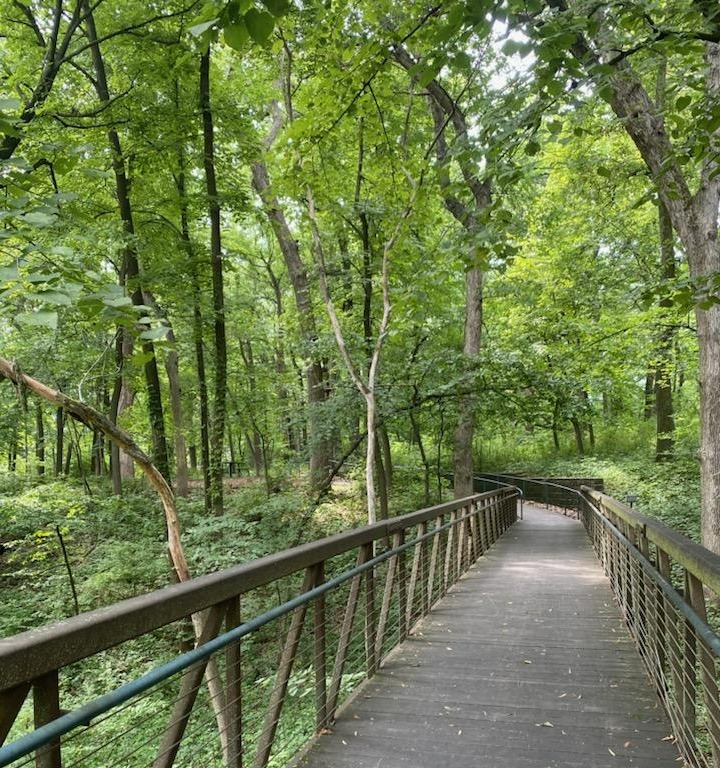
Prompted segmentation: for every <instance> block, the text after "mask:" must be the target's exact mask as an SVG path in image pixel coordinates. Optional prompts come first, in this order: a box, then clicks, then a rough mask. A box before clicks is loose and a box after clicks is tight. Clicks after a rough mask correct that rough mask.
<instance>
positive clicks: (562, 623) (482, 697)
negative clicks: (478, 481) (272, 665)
mask: <svg viewBox="0 0 720 768" xmlns="http://www.w3.org/2000/svg"><path fill="white" fill-rule="evenodd" d="M670 734H671V727H670V724H669V722H668V720H667V718H666V717H665V715H664V713H663V711H662V709H661V707H660V704H659V702H658V700H657V697H656V695H655V692H654V690H653V688H652V687H651V685H650V682H649V680H648V678H647V676H646V675H645V672H644V669H643V667H642V664H641V661H640V658H639V656H638V654H637V652H636V651H635V647H634V646H633V644H632V641H631V639H630V637H629V635H628V633H627V630H626V629H625V627H624V625H623V623H622V621H621V618H620V615H619V612H618V610H617V608H616V606H615V604H614V602H613V598H612V596H611V593H610V589H609V586H608V583H607V580H606V578H605V576H604V574H603V573H602V571H601V569H600V565H599V564H598V562H597V559H596V558H595V555H594V553H593V551H592V549H591V547H590V543H589V541H588V540H587V537H586V535H585V531H584V529H583V528H582V526H581V524H580V523H578V522H577V521H574V520H570V519H568V518H565V517H562V516H561V515H558V514H555V513H552V512H546V511H544V510H542V509H539V508H536V507H532V506H530V505H526V506H525V519H524V520H523V521H520V522H518V523H517V524H516V525H515V526H513V527H512V528H511V529H510V530H509V531H508V532H507V533H506V534H505V535H504V536H503V537H502V538H501V539H500V541H499V542H498V543H497V544H496V546H495V547H494V548H493V549H492V551H491V552H490V553H488V554H487V555H486V556H484V557H483V558H481V560H480V561H479V562H478V563H477V565H476V566H474V567H473V568H472V569H471V570H470V571H469V573H468V574H467V575H466V576H465V577H464V578H463V579H462V580H461V581H460V582H459V583H458V584H457V585H456V586H455V587H454V588H453V589H452V590H451V592H450V593H449V595H448V596H447V597H446V598H445V599H444V600H442V601H441V602H440V603H439V604H438V605H437V606H436V607H435V609H434V610H433V611H432V612H431V613H430V615H429V616H428V617H426V618H425V619H424V620H423V622H421V624H419V625H418V627H416V629H415V632H414V634H413V636H412V637H411V638H410V639H409V640H408V641H407V642H405V643H404V644H403V645H401V646H400V647H399V648H398V649H396V651H395V652H394V653H393V654H391V656H390V658H389V659H388V660H387V661H386V663H385V665H384V666H383V668H382V669H381V670H380V672H379V673H378V674H377V675H376V676H375V677H374V678H373V679H372V680H370V681H369V682H368V683H367V684H366V685H365V686H364V687H363V688H362V689H361V690H360V691H359V693H358V694H357V695H356V697H355V698H354V699H353V701H352V702H351V703H350V704H349V705H348V706H347V707H346V708H345V709H344V711H343V712H342V713H341V715H340V717H339V719H338V721H337V723H336V724H335V726H334V728H333V732H332V734H330V735H325V736H321V737H319V738H318V739H317V741H316V742H315V743H314V745H313V746H312V747H311V748H310V750H309V751H308V752H307V753H306V754H305V755H304V757H303V758H302V759H301V760H300V761H299V765H300V766H305V767H306V768H344V767H345V766H347V767H348V768H349V767H350V766H353V767H354V768H485V767H487V768H494V767H495V766H497V768H506V767H507V768H511V767H512V768H550V767H551V766H552V767H553V768H554V767H555V766H558V767H559V766H562V767H563V768H565V767H567V768H570V767H571V766H572V767H573V768H576V767H578V766H588V768H590V766H592V768H604V767H605V766H607V767H608V768H609V767H610V766H613V767H618V766H640V767H642V768H645V767H646V768H651V767H652V768H665V767H666V766H667V768H670V767H671V766H672V767H673V768H676V767H677V766H678V765H681V763H680V762H679V759H678V752H677V750H676V748H675V746H674V745H673V743H672V741H671V740H670V739H669V736H670Z"/></svg>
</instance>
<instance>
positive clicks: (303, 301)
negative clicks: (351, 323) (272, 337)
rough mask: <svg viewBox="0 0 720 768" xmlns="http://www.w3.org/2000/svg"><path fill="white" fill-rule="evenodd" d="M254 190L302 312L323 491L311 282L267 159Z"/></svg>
mask: <svg viewBox="0 0 720 768" xmlns="http://www.w3.org/2000/svg"><path fill="white" fill-rule="evenodd" d="M252 183H253V188H254V189H255V191H256V192H257V193H258V195H259V196H260V198H261V199H262V201H263V209H264V211H265V215H266V216H267V217H268V220H269V221H270V225H271V226H272V229H273V232H274V233H275V238H276V240H277V242H278V246H279V247H280V251H281V252H282V255H283V259H284V261H285V267H286V269H287V271H288V275H289V276H290V282H291V284H292V287H293V295H294V297H295V307H296V309H297V313H298V323H299V325H300V335H301V337H302V341H303V345H304V347H305V353H306V359H307V360H308V363H307V367H306V369H305V371H304V373H305V384H306V391H307V401H308V411H309V418H308V426H309V429H308V442H309V444H310V484H311V487H312V488H313V489H317V488H319V487H320V486H321V485H322V484H323V482H324V480H325V478H326V477H327V475H328V472H329V471H330V465H331V461H330V441H329V440H328V439H327V438H326V437H324V430H323V410H324V408H323V406H324V405H325V402H326V401H327V393H328V388H327V375H326V371H325V365H324V361H323V359H322V357H321V356H320V355H319V354H318V352H317V339H318V335H317V326H316V322H315V312H314V310H313V306H312V299H311V294H310V281H309V279H308V275H307V270H306V269H305V264H303V261H302V259H301V258H300V248H299V245H298V241H297V240H296V239H295V238H294V237H293V235H292V232H291V231H290V227H289V226H288V223H287V220H286V218H285V214H284V212H283V209H282V208H281V206H280V203H279V202H278V200H277V198H276V197H275V195H273V193H272V190H271V188H270V177H269V176H268V171H267V166H266V165H265V162H264V161H263V160H258V161H256V162H255V163H254V164H253V167H252Z"/></svg>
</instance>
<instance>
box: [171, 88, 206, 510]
mask: <svg viewBox="0 0 720 768" xmlns="http://www.w3.org/2000/svg"><path fill="white" fill-rule="evenodd" d="M175 86H176V89H175V97H176V107H178V106H179V104H178V101H177V100H178V99H179V92H178V84H177V82H176V83H175ZM175 185H176V188H177V193H178V202H179V205H180V239H181V242H182V246H183V249H184V251H185V254H186V257H187V261H188V272H189V273H190V281H191V285H192V304H193V323H192V328H193V345H194V347H195V368H196V370H197V379H198V396H199V399H200V464H201V469H202V477H203V491H204V495H205V509H206V510H210V508H211V506H212V504H211V497H210V406H209V402H208V388H207V376H206V373H205V346H204V344H203V335H204V334H203V317H202V309H201V303H200V302H201V291H200V275H199V272H198V264H197V261H196V259H195V253H194V251H193V247H192V242H191V240H190V223H189V215H188V199H187V191H186V189H185V153H184V151H183V148H182V144H180V146H179V147H178V173H177V175H176V177H175ZM193 448H194V446H193ZM190 462H191V466H192V468H193V469H196V468H197V449H194V450H193V449H191V452H190Z"/></svg>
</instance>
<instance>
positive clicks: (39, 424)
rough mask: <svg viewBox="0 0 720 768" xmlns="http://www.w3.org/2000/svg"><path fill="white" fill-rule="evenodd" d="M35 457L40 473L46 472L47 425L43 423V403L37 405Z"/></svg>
mask: <svg viewBox="0 0 720 768" xmlns="http://www.w3.org/2000/svg"><path fill="white" fill-rule="evenodd" d="M35 458H36V459H37V473H38V475H44V474H45V425H44V424H43V412H42V405H40V403H38V404H37V406H36V407H35Z"/></svg>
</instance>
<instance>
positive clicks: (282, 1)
mask: <svg viewBox="0 0 720 768" xmlns="http://www.w3.org/2000/svg"><path fill="white" fill-rule="evenodd" d="M262 4H263V5H264V6H265V7H266V8H267V9H268V11H270V13H271V14H272V15H273V16H274V17H275V18H276V19H278V18H280V17H281V16H284V15H285V14H286V13H287V12H288V11H289V10H290V2H289V0H262Z"/></svg>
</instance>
